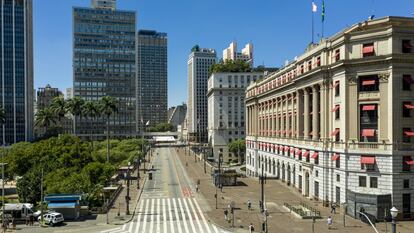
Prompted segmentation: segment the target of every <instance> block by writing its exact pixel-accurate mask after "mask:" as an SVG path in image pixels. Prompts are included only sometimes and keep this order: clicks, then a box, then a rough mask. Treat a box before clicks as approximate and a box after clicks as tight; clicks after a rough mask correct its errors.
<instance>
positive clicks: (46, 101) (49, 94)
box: [36, 84, 63, 110]
mask: <svg viewBox="0 0 414 233" xmlns="http://www.w3.org/2000/svg"><path fill="white" fill-rule="evenodd" d="M62 95H63V94H62V92H61V91H59V89H58V88H54V87H51V86H50V85H49V84H47V85H46V87H40V88H39V89H38V90H37V95H36V107H37V110H41V109H44V108H46V107H49V106H50V104H51V103H52V101H53V99H54V98H55V97H58V96H62Z"/></svg>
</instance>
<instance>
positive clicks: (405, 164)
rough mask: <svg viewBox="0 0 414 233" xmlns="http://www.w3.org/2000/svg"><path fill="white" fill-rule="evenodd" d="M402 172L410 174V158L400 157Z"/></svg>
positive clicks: (411, 160)
mask: <svg viewBox="0 0 414 233" xmlns="http://www.w3.org/2000/svg"><path fill="white" fill-rule="evenodd" d="M402 163H403V164H402V171H403V172H410V171H411V164H412V163H414V161H413V159H412V158H411V156H403V157H402Z"/></svg>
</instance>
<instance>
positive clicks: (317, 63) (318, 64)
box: [316, 57, 321, 67]
mask: <svg viewBox="0 0 414 233" xmlns="http://www.w3.org/2000/svg"><path fill="white" fill-rule="evenodd" d="M319 66H321V57H317V58H316V67H319Z"/></svg>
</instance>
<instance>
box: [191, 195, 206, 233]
mask: <svg viewBox="0 0 414 233" xmlns="http://www.w3.org/2000/svg"><path fill="white" fill-rule="evenodd" d="M192 201H194V198H190V199H188V202H189V203H190V207H191V210H192V212H193V213H194V216H195V220H196V222H197V224H198V228H199V229H200V230H201V233H204V230H203V226H202V225H201V221H200V218H199V217H198V214H197V211H196V210H195V209H194V205H193V202H192Z"/></svg>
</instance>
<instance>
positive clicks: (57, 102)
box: [50, 96, 68, 121]
mask: <svg viewBox="0 0 414 233" xmlns="http://www.w3.org/2000/svg"><path fill="white" fill-rule="evenodd" d="M50 108H51V110H52V111H53V112H54V113H55V114H56V115H57V116H58V118H59V121H61V120H62V118H64V117H65V115H66V113H67V112H68V109H67V108H66V100H65V98H63V96H57V97H55V98H53V100H52V103H51V104H50Z"/></svg>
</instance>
